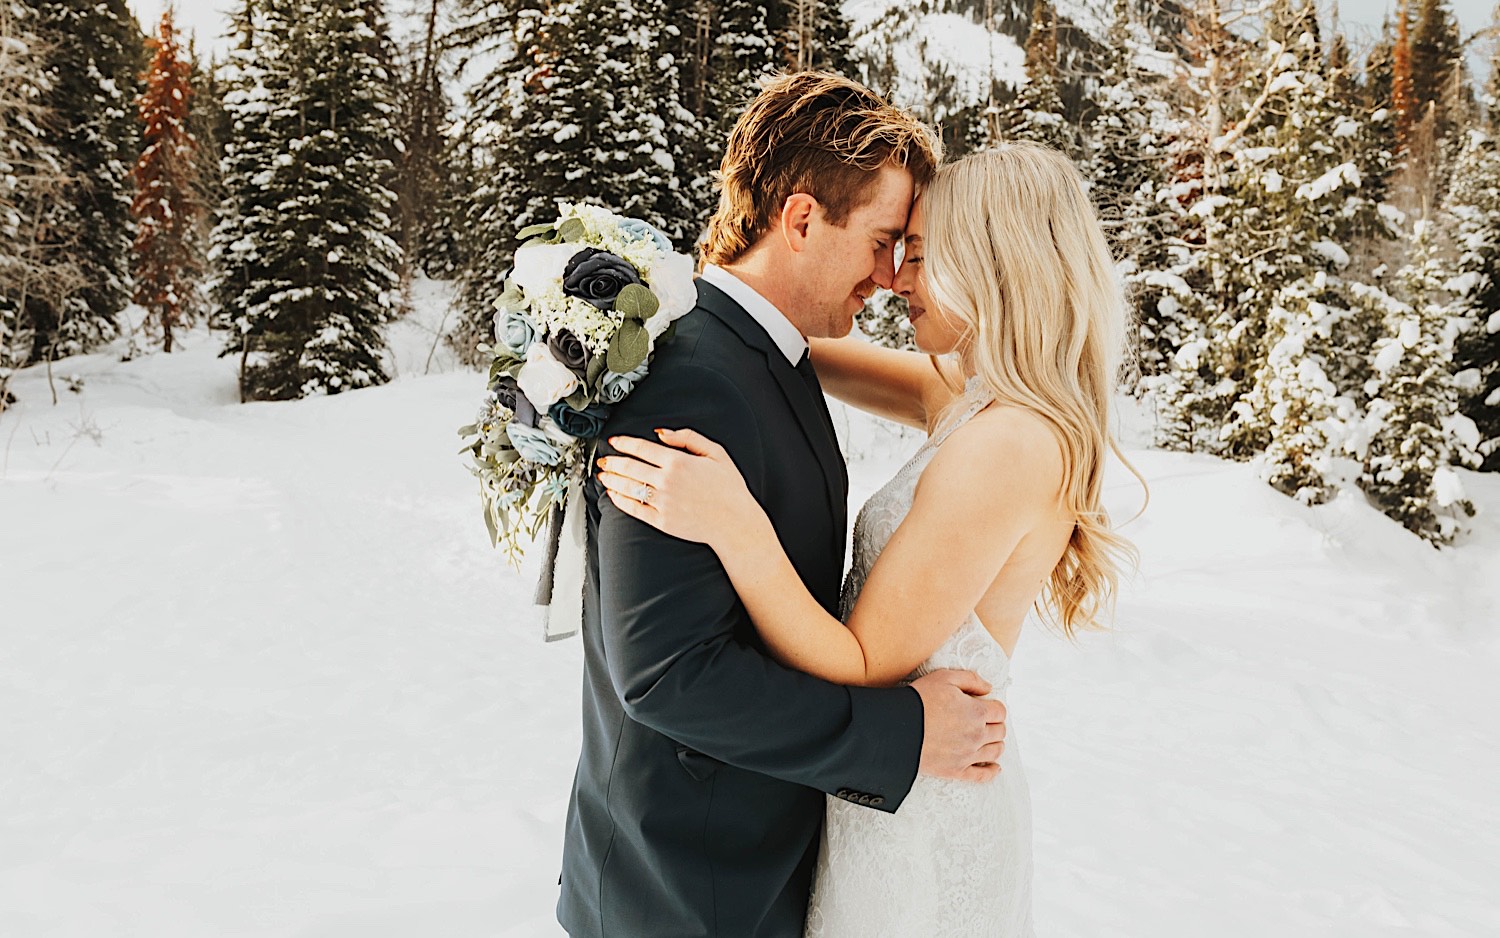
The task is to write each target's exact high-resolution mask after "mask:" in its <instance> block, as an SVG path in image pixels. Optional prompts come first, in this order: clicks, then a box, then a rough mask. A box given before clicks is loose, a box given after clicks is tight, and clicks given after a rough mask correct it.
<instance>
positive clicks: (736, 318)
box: [698, 279, 849, 556]
mask: <svg viewBox="0 0 1500 938" xmlns="http://www.w3.org/2000/svg"><path fill="white" fill-rule="evenodd" d="M698 305H699V306H701V307H703V308H704V309H705V310H707V311H708V312H709V313H712V314H713V315H714V317H716V318H717V319H719V320H720V321H721V322H723V323H724V324H725V325H726V326H728V327H729V328H730V329H732V330H733V331H734V332H735V334H736V335H738V336H739V337H740V339H741V340H742V341H744V343H745V344H746V345H748V346H750V347H751V348H753V349H756V350H757V351H759V352H761V354H763V355H764V356H765V358H766V369H767V370H768V371H770V372H771V376H772V377H773V378H775V379H776V383H777V384H778V385H779V386H780V387H781V393H782V395H783V396H784V397H785V398H786V401H787V404H788V406H790V407H791V410H792V413H793V414H794V415H795V416H796V418H797V423H798V425H799V426H800V427H801V428H802V435H803V436H804V437H806V439H807V443H808V445H809V446H810V447H812V451H813V453H814V455H816V456H817V459H818V465H819V466H820V467H821V468H822V470H823V484H824V486H825V488H826V489H827V492H828V504H829V505H830V506H832V508H833V511H834V519H835V521H837V522H838V523H837V524H836V525H835V526H834V527H835V531H834V535H835V537H837V538H838V541H839V543H838V545H837V550H838V553H839V554H840V555H841V556H842V554H843V552H844V542H843V538H844V530H845V528H846V526H847V524H848V507H847V502H848V499H849V491H848V481H847V479H848V476H847V472H848V470H847V468H846V467H845V465H844V456H843V454H842V453H841V452H839V444H838V437H837V436H835V435H834V431H833V421H832V419H831V418H830V417H829V415H828V404H827V402H826V401H825V400H824V399H823V395H822V392H821V391H815V390H814V389H813V387H811V386H810V385H809V384H808V382H807V381H805V380H804V379H803V377H802V375H801V374H799V373H798V372H797V369H796V368H794V367H792V365H791V364H790V363H788V362H787V360H786V356H785V355H783V354H781V349H779V348H777V347H776V343H775V342H773V341H771V337H770V335H769V334H767V333H766V330H765V329H763V328H762V327H761V325H760V323H758V322H756V321H755V318H754V317H753V316H751V315H750V314H749V313H747V312H745V310H744V308H743V307H741V306H740V304H738V303H736V302H735V301H734V300H733V299H731V298H730V297H729V295H728V294H726V293H724V291H722V290H720V289H719V288H718V287H715V286H714V285H713V284H711V283H706V282H704V281H703V280H701V279H700V280H699V281H698Z"/></svg>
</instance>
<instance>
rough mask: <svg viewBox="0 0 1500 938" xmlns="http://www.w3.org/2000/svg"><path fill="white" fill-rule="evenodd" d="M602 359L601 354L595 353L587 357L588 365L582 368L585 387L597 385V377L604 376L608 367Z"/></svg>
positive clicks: (603, 357)
mask: <svg viewBox="0 0 1500 938" xmlns="http://www.w3.org/2000/svg"><path fill="white" fill-rule="evenodd" d="M604 359H605V356H603V355H595V356H594V357H593V358H591V359H589V363H588V367H587V368H585V369H584V370H583V383H584V385H585V386H586V387H590V388H597V387H598V386H599V379H600V378H602V377H603V376H604V372H605V371H606V370H607V368H608V366H607V365H605V363H604Z"/></svg>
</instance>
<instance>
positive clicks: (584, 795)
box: [557, 73, 1004, 938]
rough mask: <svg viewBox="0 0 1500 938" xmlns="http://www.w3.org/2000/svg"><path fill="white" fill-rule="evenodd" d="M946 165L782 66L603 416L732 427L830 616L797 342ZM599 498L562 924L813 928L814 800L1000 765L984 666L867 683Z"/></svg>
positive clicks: (826, 82) (828, 474)
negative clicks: (698, 265) (798, 659)
mask: <svg viewBox="0 0 1500 938" xmlns="http://www.w3.org/2000/svg"><path fill="white" fill-rule="evenodd" d="M938 158H939V154H938V152H937V144H936V143H935V141H934V140H933V138H932V137H931V136H930V133H929V132H928V131H927V130H926V128H924V127H922V126H921V125H920V124H918V123H917V122H916V121H915V120H913V119H912V118H911V117H910V116H908V115H907V114H905V113H903V112H901V111H898V110H895V109H894V108H892V107H890V106H889V105H887V104H886V103H885V102H883V101H882V100H881V99H880V98H878V97H877V96H876V95H874V94H873V93H872V92H870V91H869V90H868V89H866V88H863V87H861V86H860V85H857V84H854V83H853V82H850V81H847V80H845V79H842V78H838V77H836V76H832V75H826V74H818V73H802V74H797V75H788V76H782V77H780V78H777V79H776V80H774V81H772V82H771V83H770V84H769V85H767V86H766V88H765V89H764V90H763V91H762V92H761V93H760V94H759V95H758V96H757V97H756V98H755V100H754V101H752V102H751V103H750V106H749V108H748V109H747V110H746V112H745V114H744V116H743V117H742V118H741V119H740V121H739V123H738V124H737V125H736V126H735V128H734V131H733V132H732V133H731V135H730V139H729V144H728V149H727V152H726V154H725V157H724V161H723V164H722V167H721V174H722V185H723V191H722V193H721V197H720V202H719V209H718V212H717V214H716V215H715V216H714V218H713V220H712V222H711V223H710V227H709V233H708V242H707V245H706V247H705V250H704V254H705V259H706V261H707V267H706V269H705V270H704V272H703V275H702V277H701V278H700V280H699V281H698V306H697V308H696V309H695V310H694V311H693V312H692V313H691V314H689V315H688V316H687V317H685V318H684V319H682V320H680V321H679V322H678V323H677V334H676V336H675V338H674V339H672V340H671V341H669V342H664V343H663V344H662V345H661V346H660V347H659V349H658V351H657V355H656V358H655V360H654V361H653V363H652V366H651V375H650V377H649V378H647V379H646V380H645V381H643V382H642V383H641V385H640V386H639V387H638V388H637V389H636V390H635V392H634V393H633V394H632V395H631V397H630V398H629V399H627V400H626V401H625V402H624V403H623V404H621V405H620V406H619V407H618V408H617V409H616V410H615V412H614V414H613V416H612V417H611V419H610V421H609V424H608V426H607V427H606V428H605V436H606V437H607V436H610V435H633V436H643V437H649V436H651V435H652V430H653V428H655V427H668V426H670V427H692V428H693V429H696V430H698V431H699V432H701V433H703V434H705V435H707V436H708V437H710V438H712V439H714V440H716V441H718V442H719V443H721V444H722V445H723V446H724V447H725V448H726V449H727V450H728V451H729V454H730V455H731V456H732V457H733V459H734V461H735V464H736V465H737V466H738V467H739V468H740V469H741V471H742V472H743V473H744V474H745V477H746V482H747V483H748V484H749V486H750V490H751V491H752V492H753V493H754V494H755V496H756V498H757V499H758V500H759V501H760V503H761V504H762V505H763V506H764V507H765V509H766V512H767V514H769V515H770V518H771V521H772V523H773V525H774V526H775V528H776V531H777V533H778V535H779V536H780V538H781V542H782V544H783V545H784V546H785V548H786V550H787V554H788V556H789V557H790V559H791V561H792V563H793V565H794V566H795V567H796V568H797V571H798V573H799V574H801V577H802V580H803V582H804V583H805V584H806V585H807V587H808V589H809V590H810V591H811V592H812V594H813V595H814V596H816V597H817V599H818V600H819V601H820V602H821V603H822V604H823V606H824V608H826V609H827V610H828V611H829V612H830V613H833V614H835V615H837V614H838V603H839V586H840V578H841V576H842V572H843V566H844V543H845V529H846V517H845V513H846V508H845V505H846V500H847V496H848V478H847V475H846V470H845V467H844V461H843V456H842V454H841V453H840V451H839V448H838V442H837V439H836V438H835V436H834V431H833V425H832V423H831V422H830V421H829V417H828V408H827V405H826V403H825V402H824V399H823V394H822V389H821V388H820V387H819V385H818V379H817V377H816V376H815V375H814V373H813V369H812V366H811V365H810V364H809V363H808V360H807V356H806V352H807V340H806V338H805V337H807V336H842V335H845V334H847V333H848V332H849V330H850V328H851V327H852V326H853V322H854V316H855V314H856V313H858V312H859V310H860V309H861V307H862V306H863V302H864V298H866V297H868V296H869V294H870V293H872V292H873V291H874V290H875V288H876V286H877V285H878V286H889V285H890V283H891V279H892V277H893V249H894V245H895V243H896V242H897V241H898V240H900V238H901V235H902V229H903V228H904V227H905V224H906V216H907V213H908V211H909V209H910V207H911V203H912V199H913V195H914V192H915V189H916V187H917V186H920V185H922V184H924V183H926V182H927V181H928V180H929V179H930V178H931V176H932V173H933V171H934V169H935V165H936V163H937V161H938ZM601 449H602V451H603V452H601V455H603V454H604V453H607V452H609V450H608V449H607V447H601ZM585 495H586V501H587V506H588V538H589V542H590V543H589V552H588V555H589V558H590V560H589V569H588V574H587V581H586V586H585V594H584V630H583V635H584V686H583V751H582V753H581V755H580V757H579V761H578V772H577V776H576V778H575V780H574V784H573V793H572V798H571V801H570V804H569V807H568V820H567V833H566V841H565V844H564V850H563V866H564V868H563V875H562V880H561V884H562V896H561V899H560V900H559V902H558V908H557V914H558V920H559V921H560V922H561V923H562V925H563V927H564V928H566V929H567V931H568V933H569V934H570V935H573V936H575V938H581V936H653V938H654V936H661V938H667V936H683V938H688V936H695V938H696V936H725V938H729V936H736V938H737V936H746V938H750V936H755V938H760V936H767V938H794V936H800V935H801V934H802V928H803V919H804V917H805V915H806V912H807V903H808V892H809V889H810V886H811V882H812V874H813V868H814V863H815V860H816V857H817V848H818V833H819V830H820V826H821V824H822V819H823V793H824V792H827V793H828V794H832V795H835V796H837V797H839V798H843V799H846V800H848V801H851V802H855V803H857V804H861V805H865V806H868V807H869V808H870V809H871V810H874V811H896V810H897V809H898V808H899V807H900V806H901V802H902V799H904V798H905V797H906V794H907V792H908V791H909V790H910V788H911V785H912V780H913V778H914V777H915V776H916V775H917V773H918V772H919V771H920V772H922V773H923V774H927V775H937V776H944V777H949V778H958V777H960V776H962V775H964V774H965V773H966V770H970V769H971V766H974V765H976V764H984V763H988V762H991V761H993V759H994V758H995V755H994V753H995V751H996V748H997V744H998V743H999V741H1000V740H1001V739H1002V738H1003V735H1004V727H1003V720H1004V708H1003V706H1002V705H1001V704H999V703H997V702H994V701H987V700H979V699H977V698H976V697H974V696H970V695H974V694H984V693H986V692H988V691H989V687H988V685H986V684H985V683H984V682H983V681H982V680H980V679H979V678H978V677H977V676H975V675H972V674H969V673H968V672H954V671H940V672H936V673H933V674H929V675H927V676H925V677H923V678H922V679H921V680H918V681H916V682H915V683H913V684H912V685H911V686H909V687H897V688H863V687H841V686H838V685H834V684H829V683H826V682H824V681H821V680H818V679H816V678H813V677H810V676H808V675H806V674H802V673H800V672H797V671H792V670H789V669H787V668H785V667H782V666H781V665H780V664H778V663H777V662H775V661H774V660H773V659H772V658H770V657H769V655H768V654H767V653H766V650H765V647H764V645H762V643H761V642H760V640H759V638H758V637H757V635H756V633H755V629H754V628H753V626H752V625H751V623H750V620H749V617H748V615H747V614H746V612H745V609H744V607H743V606H742V605H741V604H740V601H739V599H738V597H737V596H736V595H735V591H734V588H733V586H732V585H731V584H730V581H729V577H728V575H727V574H726V573H725V572H724V570H723V568H722V567H721V566H720V564H719V561H718V559H717V557H715V555H714V552H713V550H712V549H710V548H709V547H707V546H706V545H703V544H694V543H688V542H686V541H680V540H677V539H675V538H672V537H670V536H668V535H666V534H662V533H661V532H659V531H656V530H655V529H653V528H651V527H650V526H649V525H646V524H643V523H641V522H639V521H636V520H634V519H633V518H630V517H629V516H627V515H625V514H623V513H622V512H620V511H619V510H618V509H617V508H615V506H614V505H613V504H612V503H611V502H610V501H609V499H608V498H607V497H605V496H604V495H603V491H602V489H601V487H600V486H599V485H598V483H597V481H595V480H594V479H593V478H592V477H591V478H590V482H589V484H588V486H587V488H586V490H585ZM643 497H647V498H649V493H645V492H643ZM986 746H988V748H985V747H986ZM981 750H983V751H981ZM988 768H989V767H987V769H988ZM981 771H985V770H981ZM973 774H974V773H973V772H972V771H969V772H968V776H969V777H972V776H973Z"/></svg>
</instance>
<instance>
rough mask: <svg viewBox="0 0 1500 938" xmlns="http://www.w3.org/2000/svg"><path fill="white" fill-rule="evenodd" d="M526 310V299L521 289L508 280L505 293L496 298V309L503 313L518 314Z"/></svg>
mask: <svg viewBox="0 0 1500 938" xmlns="http://www.w3.org/2000/svg"><path fill="white" fill-rule="evenodd" d="M525 308H526V297H525V295H524V294H522V293H521V288H520V287H518V286H516V285H515V284H514V283H511V282H510V281H509V280H507V281H506V282H505V292H503V293H501V294H500V295H499V296H498V297H496V298H495V309H497V310H499V311H501V312H502V313H518V312H520V311H521V310H523V309H525Z"/></svg>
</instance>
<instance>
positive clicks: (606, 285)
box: [563, 248, 641, 310]
mask: <svg viewBox="0 0 1500 938" xmlns="http://www.w3.org/2000/svg"><path fill="white" fill-rule="evenodd" d="M640 282H641V277H640V275H639V274H637V273H636V272H635V267H634V265H632V264H631V263H630V262H629V261H627V260H624V259H623V258H621V257H619V256H617V255H614V254H611V253H609V252H608V251H601V250H599V249H598V248H584V249H583V250H582V251H579V252H578V253H577V254H574V255H573V259H572V260H570V261H568V266H566V267H564V268H563V292H564V293H566V294H568V295H569V296H576V297H579V298H580V299H583V300H586V301H588V302H589V303H592V304H593V305H594V306H595V307H597V308H599V309H608V310H612V309H614V308H615V297H617V296H619V295H620V291H621V290H623V289H625V288H626V287H628V286H630V285H631V284H632V283H637V284H638V283H640Z"/></svg>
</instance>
